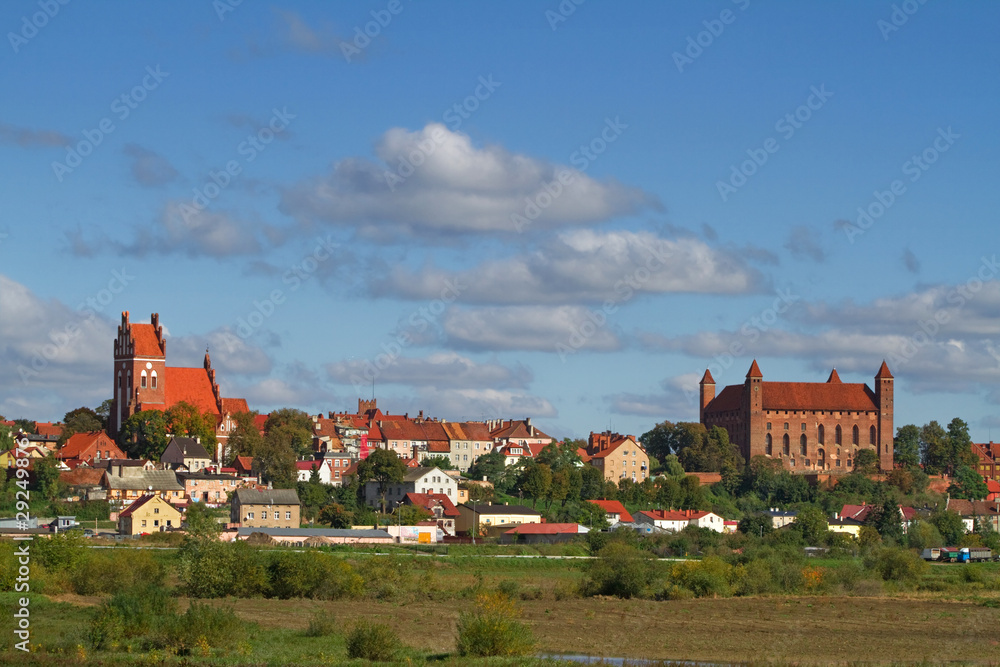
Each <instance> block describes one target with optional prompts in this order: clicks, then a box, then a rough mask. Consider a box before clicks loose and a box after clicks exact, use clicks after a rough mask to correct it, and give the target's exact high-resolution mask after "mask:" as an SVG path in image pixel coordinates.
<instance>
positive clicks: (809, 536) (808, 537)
mask: <svg viewBox="0 0 1000 667" xmlns="http://www.w3.org/2000/svg"><path fill="white" fill-rule="evenodd" d="M792 525H793V526H794V527H795V528H796V529H797V530H798V531H799V532H801V533H802V539H804V540H805V541H806V543H807V544H809V545H810V546H816V545H818V544H820V542H821V541H822V540H823V539H824V538H825V537H826V533H827V531H829V530H830V524H829V523H828V522H827V520H826V515H825V514H823V510H821V509H820V508H818V507H811V506H810V507H803V508H802V509H800V510H799V512H798V514H797V515H796V517H795V523H793V524H792Z"/></svg>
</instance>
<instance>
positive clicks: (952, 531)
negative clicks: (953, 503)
mask: <svg viewBox="0 0 1000 667" xmlns="http://www.w3.org/2000/svg"><path fill="white" fill-rule="evenodd" d="M930 523H931V525H932V526H934V527H935V528H937V529H938V532H939V533H940V534H941V537H942V538H943V539H944V541H945V546H949V547H951V546H955V545H956V544H958V543H959V542H960V541H961V540H962V537H964V536H965V524H964V523H963V522H962V517H961V516H959V515H958V514H956V513H955V512H951V511H948V510H939V511H937V512H935V513H934V514H932V515H931V518H930Z"/></svg>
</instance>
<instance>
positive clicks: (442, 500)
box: [403, 493, 458, 517]
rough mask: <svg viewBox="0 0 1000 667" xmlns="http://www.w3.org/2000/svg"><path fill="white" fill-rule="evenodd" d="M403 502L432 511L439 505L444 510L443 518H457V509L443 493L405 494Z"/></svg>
mask: <svg viewBox="0 0 1000 667" xmlns="http://www.w3.org/2000/svg"><path fill="white" fill-rule="evenodd" d="M403 502H406V503H409V504H411V505H416V506H417V507H423V508H424V509H425V510H432V508H434V507H437V506H438V505H440V506H441V508H442V509H443V510H444V512H443V514H444V516H450V517H456V516H458V508H457V507H455V504H454V503H453V502H451V498H449V497H448V496H446V495H445V494H443V493H407V494H406V495H405V496H404V497H403Z"/></svg>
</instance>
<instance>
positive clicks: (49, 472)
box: [34, 456, 66, 500]
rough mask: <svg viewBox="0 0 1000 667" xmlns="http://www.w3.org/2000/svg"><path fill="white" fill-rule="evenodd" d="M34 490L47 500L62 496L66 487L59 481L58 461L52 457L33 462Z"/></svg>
mask: <svg viewBox="0 0 1000 667" xmlns="http://www.w3.org/2000/svg"><path fill="white" fill-rule="evenodd" d="M34 469H35V488H36V489H38V492H39V493H41V494H42V495H43V496H44V497H45V498H46V499H47V500H55V499H56V498H58V497H59V496H61V495H63V494H64V492H65V490H66V485H65V484H63V483H62V482H61V481H59V461H57V460H56V459H55V457H53V456H46V457H44V458H41V459H35V460H34Z"/></svg>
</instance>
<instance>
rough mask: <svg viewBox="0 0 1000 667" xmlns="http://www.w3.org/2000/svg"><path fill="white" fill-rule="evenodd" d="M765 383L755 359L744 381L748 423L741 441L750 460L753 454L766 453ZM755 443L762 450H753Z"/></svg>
mask: <svg viewBox="0 0 1000 667" xmlns="http://www.w3.org/2000/svg"><path fill="white" fill-rule="evenodd" d="M763 383H764V375H763V374H762V373H761V372H760V366H758V365H757V360H756V359H754V360H753V363H752V364H750V370H748V371H747V376H746V380H745V381H744V383H743V414H744V415H745V418H746V425H745V427H744V429H743V430H744V435H743V438H742V439H743V442H741V443H739V445H740V452H741V453H742V454H743V458H744V459H745V460H746V461H748V462H749V461H750V458H751V457H752V456H755V455H757V454H763V453H764V449H763V442H764V435H765V433H764V430H765V429H764V408H763V405H764V400H763V398H762V397H761V391H762V389H763ZM753 443H756V444H757V448H758V449H760V451H753V449H754V448H753Z"/></svg>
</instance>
